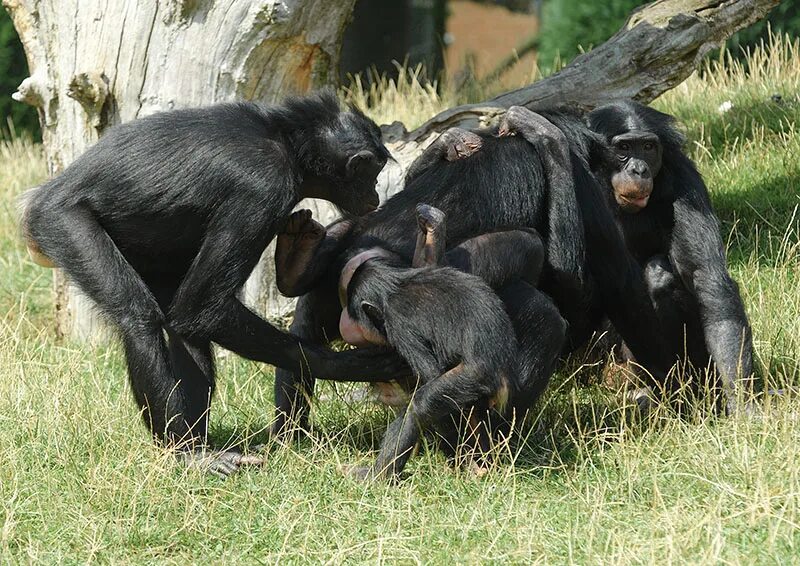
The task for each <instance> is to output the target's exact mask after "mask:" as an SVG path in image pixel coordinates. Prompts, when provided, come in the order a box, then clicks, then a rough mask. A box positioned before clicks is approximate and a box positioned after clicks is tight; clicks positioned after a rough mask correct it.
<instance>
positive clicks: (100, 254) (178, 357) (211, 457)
mask: <svg viewBox="0 0 800 566" xmlns="http://www.w3.org/2000/svg"><path fill="white" fill-rule="evenodd" d="M47 223H48V224H47V225H48V229H49V237H48V239H49V241H52V242H57V243H58V244H57V249H53V250H48V251H49V253H50V256H51V257H54V258H55V259H56V260H57V262H58V265H59V266H61V267H62V268H63V269H64V270H65V271H66V272H67V275H68V276H69V278H70V279H71V280H72V281H73V282H74V283H76V284H77V285H78V286H79V287H80V288H81V289H82V290H83V291H84V292H85V293H86V294H87V295H88V296H89V297H90V298H91V299H92V300H93V301H94V302H95V303H96V304H97V306H98V307H99V308H100V309H101V311H102V312H103V314H104V315H105V316H106V317H108V319H109V320H110V321H111V322H112V323H114V325H115V326H116V327H117V328H118V330H119V333H120V337H121V339H122V344H123V346H124V350H125V359H126V362H127V367H128V377H129V379H130V383H131V389H132V390H133V396H134V398H135V399H136V403H137V405H138V406H139V408H140V409H141V411H142V416H143V417H144V421H145V424H146V425H147V427H148V428H149V429H150V431H151V432H152V434H153V436H154V438H155V439H156V440H157V441H159V442H161V443H163V444H166V445H167V446H169V447H173V448H177V449H179V457H180V458H181V459H182V460H183V461H186V462H188V463H190V464H191V465H194V466H199V467H202V468H203V469H207V470H208V471H211V472H212V473H215V474H218V475H223V476H224V475H227V474H229V473H231V472H232V471H235V470H236V469H237V468H238V466H239V465H240V464H250V463H255V464H257V463H260V462H261V459H260V458H255V457H245V456H243V455H242V454H239V453H237V452H233V451H226V452H210V451H206V449H205V442H206V435H207V427H208V404H209V399H210V396H211V393H212V391H213V384H214V366H213V362H212V359H211V355H210V351H209V348H208V343H193V344H189V343H188V342H184V341H183V339H182V338H181V337H179V336H177V335H175V334H174V333H171V334H170V340H169V343H167V341H166V340H165V338H164V328H165V320H164V314H163V312H164V307H165V305H166V304H167V303H168V302H169V300H171V296H172V293H173V290H172V289H170V290H166V291H165V290H163V289H160V290H157V291H156V292H155V293H154V292H153V291H151V290H150V288H148V286H147V284H146V283H145V281H144V280H143V279H142V277H141V276H140V275H139V273H137V272H136V271H135V270H134V269H133V267H131V265H130V264H129V263H128V262H127V261H126V260H125V258H124V257H123V256H122V254H121V253H120V252H119V250H118V249H117V247H116V245H115V244H114V242H113V241H112V240H111V238H110V237H109V236H108V234H107V233H106V232H105V230H103V228H102V227H101V226H100V225H99V224H98V222H97V221H96V220H95V218H94V216H93V215H92V214H91V213H90V212H89V211H87V210H85V209H83V208H80V207H75V208H72V209H66V210H61V211H60V212H59V213H58V214H53V215H51V216H50V217H49V218H47ZM175 287H177V283H176V285H175ZM157 296H158V298H157Z"/></svg>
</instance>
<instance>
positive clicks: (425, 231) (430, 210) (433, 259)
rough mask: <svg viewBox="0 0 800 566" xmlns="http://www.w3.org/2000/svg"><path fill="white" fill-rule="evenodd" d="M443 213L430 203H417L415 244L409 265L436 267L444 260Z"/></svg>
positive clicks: (444, 229)
mask: <svg viewBox="0 0 800 566" xmlns="http://www.w3.org/2000/svg"><path fill="white" fill-rule="evenodd" d="M445 218H446V216H445V213H444V212H442V211H441V210H439V209H438V208H434V207H432V206H430V205H427V204H423V203H420V204H418V205H417V224H418V225H419V232H417V244H416V246H415V248H414V257H413V259H412V261H411V267H436V266H438V265H440V264H441V262H442V261H443V260H444V254H445V245H446V243H447V235H446V234H445V231H446V228H445Z"/></svg>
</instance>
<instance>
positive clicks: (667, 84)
mask: <svg viewBox="0 0 800 566" xmlns="http://www.w3.org/2000/svg"><path fill="white" fill-rule="evenodd" d="M779 3H780V0H728V1H719V0H716V1H713V0H658V1H656V2H652V3H650V4H647V5H645V6H642V7H641V8H638V9H637V10H635V11H634V12H633V13H632V14H631V16H630V17H629V18H628V21H627V22H626V23H625V25H624V26H623V27H622V29H621V30H620V31H618V32H617V33H616V34H615V35H614V36H613V37H612V38H611V39H609V40H608V41H606V42H605V43H603V44H602V45H600V46H598V47H597V48H595V49H594V50H592V51H590V52H588V53H585V54H583V55H580V56H578V57H576V58H575V60H574V61H572V63H570V64H569V65H567V66H566V67H565V68H564V69H562V70H561V71H560V72H558V73H555V74H554V75H551V76H549V77H547V78H545V79H542V80H540V81H538V82H535V83H533V84H530V85H528V86H525V87H523V88H520V89H517V90H513V91H511V92H506V93H503V94H501V95H499V96H497V97H495V98H492V99H491V100H487V101H485V102H480V103H478V104H466V105H463V106H457V107H455V108H450V109H448V110H445V111H444V112H441V113H439V114H438V115H436V116H434V117H433V118H431V119H430V120H428V121H427V122H426V123H424V124H423V125H422V126H420V127H419V128H417V129H416V130H414V131H412V132H406V131H405V129H404V128H403V127H402V124H399V123H395V124H393V125H392V126H391V127H387V128H385V129H384V132H385V135H386V137H387V138H388V140H387V141H389V142H391V143H389V149H390V151H391V152H392V155H394V157H395V158H396V159H397V163H394V164H390V166H391V167H393V168H394V171H392V173H391V175H389V176H385V177H383V178H382V181H383V182H382V183H381V184H380V185H379V189H380V191H381V193H382V196H384V197H385V196H390V195H392V194H394V193H395V192H397V191H398V190H400V188H402V179H403V172H404V171H405V169H406V168H407V167H408V165H410V163H411V162H412V161H413V160H414V159H415V158H416V157H417V156H418V155H419V154H420V153H421V152H422V150H423V149H424V148H425V147H427V145H428V144H429V143H430V142H431V141H432V140H433V139H434V138H435V137H436V135H438V133H440V132H442V131H444V130H446V129H447V128H450V127H453V126H460V127H466V128H470V127H476V126H482V125H487V124H490V123H492V121H493V120H496V119H497V118H498V117H499V116H500V115H501V114H502V113H503V112H504V111H505V109H506V108H508V107H510V106H527V107H528V108H531V109H534V110H535V109H536V108H545V107H548V106H554V105H559V104H571V105H575V106H579V107H582V108H587V109H588V108H592V107H594V106H597V105H599V104H602V103H603V102H606V101H609V100H614V99H618V98H634V99H636V100H639V101H640V102H645V103H647V102H650V101H651V100H653V99H654V98H656V97H658V96H659V95H660V94H662V93H664V92H666V91H667V90H669V89H671V88H673V87H675V86H677V85H678V84H680V83H681V82H683V80H684V79H686V77H688V76H689V75H690V74H691V73H692V72H693V71H694V70H695V69H696V68H697V65H698V63H700V61H702V59H703V57H704V56H705V55H706V54H707V53H708V52H709V51H711V50H713V49H716V48H718V47H719V46H720V45H721V44H722V42H724V41H725V40H726V39H727V38H728V37H730V36H731V35H732V34H733V33H735V32H736V31H738V30H740V29H743V28H745V27H747V26H749V25H751V24H752V23H754V22H756V21H758V20H760V19H761V18H763V17H765V16H766V15H767V14H768V13H769V11H770V10H771V9H772V8H774V7H775V6H777V5H778V4H779ZM545 25H546V23H545ZM398 180H399V181H398Z"/></svg>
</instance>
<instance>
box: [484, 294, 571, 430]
mask: <svg viewBox="0 0 800 566" xmlns="http://www.w3.org/2000/svg"><path fill="white" fill-rule="evenodd" d="M497 294H498V295H499V296H500V298H501V299H502V300H503V303H504V304H505V307H506V312H507V313H508V316H509V318H510V319H511V323H512V324H513V325H514V332H515V333H516V335H517V344H518V348H519V353H520V372H519V375H520V382H519V384H518V390H517V391H515V392H513V394H512V395H511V396H510V399H511V402H510V404H509V406H508V408H507V409H506V411H505V413H506V417H507V418H509V419H513V420H516V421H517V422H521V421H522V419H523V418H524V417H525V414H526V413H527V412H528V410H529V409H530V408H531V407H532V406H533V404H534V403H535V402H536V400H537V399H538V398H539V396H540V395H541V394H542V392H543V391H544V390H545V388H546V387H547V384H548V383H549V381H550V377H551V376H552V375H553V371H555V366H556V362H557V361H558V359H559V356H560V355H561V352H562V351H563V347H564V343H565V341H566V336H567V322H566V321H565V320H564V319H563V318H562V316H561V313H560V312H559V310H558V308H557V307H556V305H555V304H554V303H553V301H552V300H551V299H550V297H548V296H547V295H545V294H544V293H542V292H541V291H539V290H538V289H536V288H535V287H533V286H532V285H530V284H528V283H526V282H524V281H516V282H513V283H510V284H509V285H506V286H505V287H503V288H502V289H500V290H499V291H498V292H497Z"/></svg>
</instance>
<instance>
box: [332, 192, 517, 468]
mask: <svg viewBox="0 0 800 566" xmlns="http://www.w3.org/2000/svg"><path fill="white" fill-rule="evenodd" d="M417 215H418V218H419V223H420V228H421V230H420V235H419V238H418V240H417V247H416V250H415V253H414V260H413V263H412V267H411V268H407V267H405V266H404V265H403V263H402V260H400V258H398V257H397V256H394V257H393V255H392V254H390V253H389V252H386V251H384V250H367V251H365V252H362V253H360V254H357V255H356V256H355V257H353V258H352V259H351V260H350V261H349V262H348V263H347V265H346V266H345V268H344V270H343V271H342V276H341V277H342V278H341V284H340V288H342V289H344V290H345V292H346V303H345V304H344V305H343V306H344V307H346V308H344V310H343V311H342V315H341V319H340V332H341V335H342V337H343V338H344V339H345V340H346V341H349V342H351V343H358V344H364V343H376V344H389V345H391V346H392V347H394V348H396V349H397V351H398V352H399V353H400V354H401V355H402V356H403V357H404V358H405V359H406V360H407V361H408V363H409V365H410V366H411V369H412V374H413V376H414V377H415V378H416V379H417V386H416V388H415V389H414V390H413V392H412V393H411V399H410V401H409V403H408V405H407V406H406V407H405V408H404V409H402V410H401V411H400V413H399V415H398V416H397V418H396V419H395V420H394V421H393V422H392V423H391V424H390V425H389V428H388V430H387V431H386V435H385V437H384V439H383V442H382V443H381V449H380V453H379V455H378V458H377V460H376V462H375V464H374V465H373V466H372V467H371V468H362V467H359V468H354V469H352V470H351V473H352V474H353V475H354V476H355V477H358V478H362V479H363V478H368V477H383V478H389V477H393V476H395V475H397V474H398V473H400V472H401V471H402V469H403V467H404V466H405V464H406V462H407V461H408V458H409V456H410V455H411V451H412V449H413V447H414V445H415V444H416V443H417V440H418V439H419V435H420V433H421V432H423V431H425V430H429V429H437V428H438V427H440V428H442V429H443V430H444V431H445V434H446V435H447V436H448V437H449V438H451V432H450V431H451V430H452V427H453V422H454V420H455V421H456V422H463V423H465V424H466V425H467V426H466V427H465V429H466V430H464V431H463V435H464V436H468V437H469V440H470V442H471V443H473V444H474V447H473V449H472V451H471V452H472V454H474V455H475V456H477V455H481V456H485V455H486V454H487V453H488V450H489V444H488V443H489V439H488V434H487V432H486V431H485V430H484V429H483V428H482V426H481V422H480V417H479V415H481V414H485V413H486V411H487V410H489V409H490V408H494V407H496V408H497V409H498V410H500V411H502V410H503V409H504V408H505V404H506V401H507V400H508V397H509V395H511V394H513V392H514V391H516V389H517V386H518V383H519V364H518V360H517V358H518V351H517V342H516V337H515V334H514V327H513V326H512V324H511V320H509V317H508V315H507V314H506V312H505V309H504V308H503V303H502V301H501V300H500V298H499V297H498V296H497V295H496V294H495V293H494V292H493V291H492V290H491V288H490V287H489V286H488V285H487V284H486V283H485V282H484V281H483V280H482V279H480V278H479V277H476V276H473V275H469V274H466V273H464V272H462V271H458V270H456V269H453V268H450V267H440V266H439V263H440V261H442V260H444V242H445V238H444V230H445V218H444V214H443V213H442V212H441V211H439V210H437V209H435V208H432V207H428V206H426V205H422V204H420V205H418V206H417ZM437 425H438V426H437Z"/></svg>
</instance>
